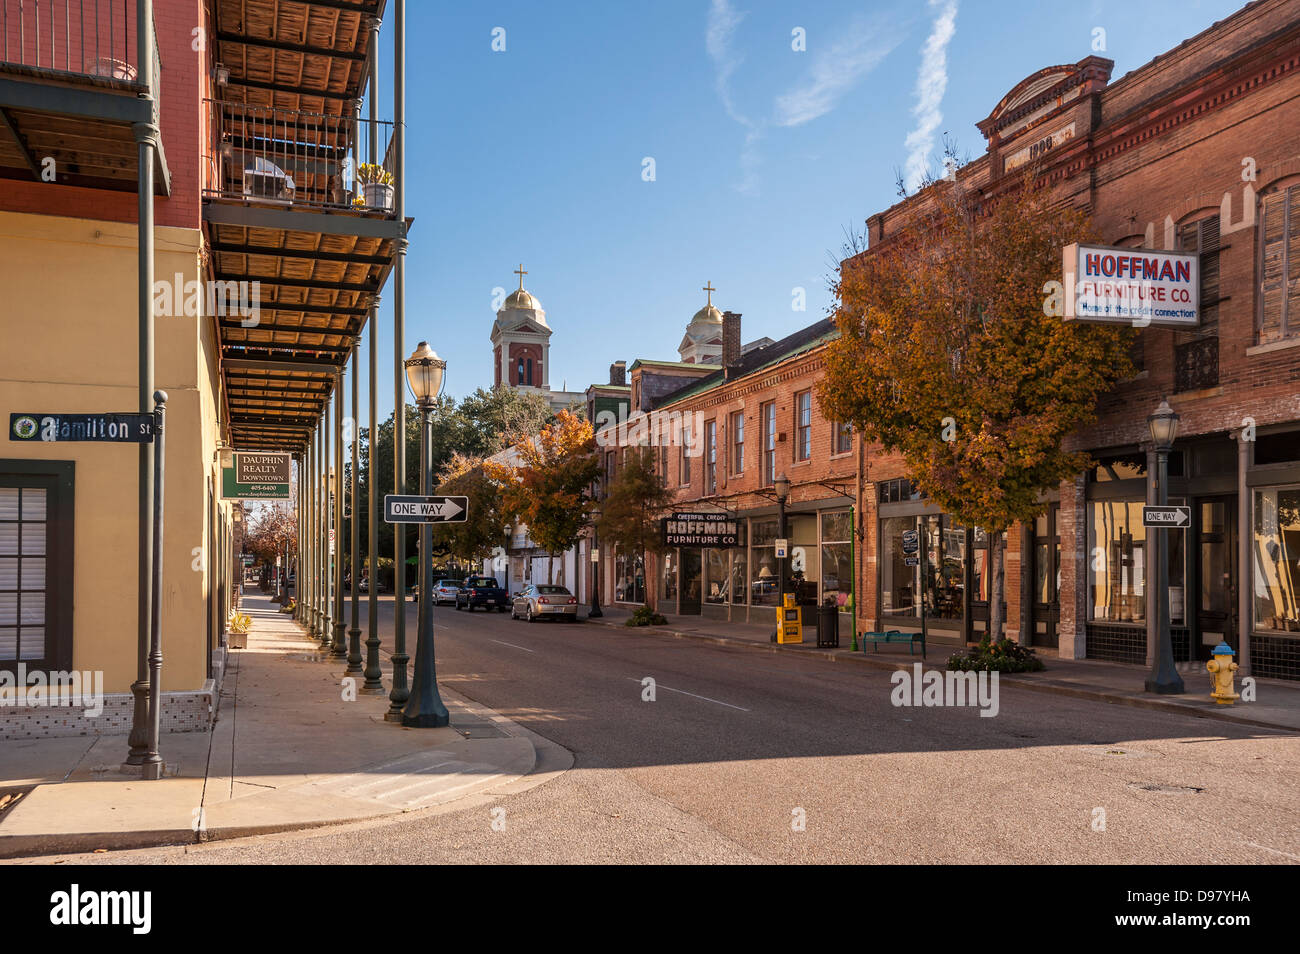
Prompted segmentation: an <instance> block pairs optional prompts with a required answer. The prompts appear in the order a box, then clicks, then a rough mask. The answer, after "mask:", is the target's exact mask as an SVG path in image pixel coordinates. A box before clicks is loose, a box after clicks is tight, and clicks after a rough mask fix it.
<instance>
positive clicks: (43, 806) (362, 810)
mask: <svg viewBox="0 0 1300 954" xmlns="http://www.w3.org/2000/svg"><path fill="white" fill-rule="evenodd" d="M243 609H244V611H245V612H247V613H249V614H250V615H251V616H252V617H253V628H252V632H251V633H250V635H249V640H248V648H247V649H242V650H232V651H231V652H230V654H229V659H228V663H227V671H226V676H225V680H224V683H223V686H222V690H221V700H220V708H219V710H218V714H217V720H216V722H215V724H214V725H213V727H212V729H211V730H210V731H209V732H183V733H182V732H178V733H167V734H165V735H164V736H163V737H162V740H161V743H160V745H159V748H160V750H161V752H162V755H163V758H164V759H166V762H167V768H166V777H164V778H163V779H161V780H159V781H154V782H145V781H142V780H141V779H140V778H139V777H138V776H133V775H124V774H122V773H121V772H120V771H119V766H120V764H121V762H122V760H123V759H124V757H125V756H126V751H127V739H126V736H125V735H114V736H102V737H89V736H86V737H78V738H59V739H22V740H13V741H3V742H0V801H2V800H3V794H4V793H5V792H6V791H8V792H10V793H12V792H14V791H15V790H17V791H20V792H21V791H23V790H25V789H27V788H29V787H30V786H36V787H35V788H33V789H31V790H30V791H28V792H26V794H23V795H22V797H21V798H20V799H19V800H18V801H17V803H16V804H14V803H12V802H11V803H10V804H11V806H12V807H11V809H10V810H9V811H8V812H7V813H6V814H4V815H2V816H0V858H3V857H13V856H16V855H27V854H49V853H56V852H73V851H89V850H94V849H97V848H136V847H146V846H152V845H164V844H183V843H194V842H198V841H208V840H215V839H219V838H236V837H243V836H246V835H253V834H263V833H267V832H275V831H288V830H292V829H300V828H313V827H317V826H320V825H328V824H337V823H342V822H351V821H359V820H363V819H370V818H376V817H380V816H383V815H390V814H392V815H395V814H399V813H402V812H408V811H414V810H417V809H423V808H429V807H431V806H435V805H442V804H445V803H447V802H450V801H453V800H455V799H460V798H463V797H465V796H469V795H472V794H476V793H486V792H488V791H491V790H496V789H498V788H501V787H504V786H506V785H509V784H511V783H513V782H515V781H517V780H518V779H520V778H521V777H522V776H525V775H527V774H529V773H530V772H532V771H533V769H534V766H535V764H536V761H537V758H538V751H537V748H536V747H535V745H534V741H535V740H537V737H536V736H534V735H533V734H532V733H530V732H527V730H525V729H523V728H521V727H520V726H517V725H515V724H514V723H512V722H510V721H508V720H506V719H504V718H502V717H500V716H498V715H496V714H495V713H494V712H491V711H490V710H487V709H484V708H482V707H480V706H478V705H476V704H475V703H472V702H470V701H469V700H466V699H464V698H462V697H460V696H457V695H456V694H455V693H452V692H450V691H449V690H447V689H445V688H441V687H440V692H441V694H442V697H443V701H444V702H445V703H446V705H447V708H448V710H450V713H451V726H449V727H447V728H442V729H407V728H402V727H401V726H400V725H395V724H392V723H386V722H384V721H383V714H384V712H385V711H386V710H387V708H388V695H387V691H385V692H384V693H383V694H379V695H367V694H358V695H357V697H356V700H355V701H350V702H349V701H344V699H343V689H342V680H343V677H344V670H345V669H346V662H344V661H340V660H337V659H330V660H327V659H326V658H325V657H323V656H321V655H320V654H319V653H318V652H317V650H316V643H315V641H314V640H310V639H308V637H307V636H306V635H304V633H303V630H302V627H300V626H299V625H298V624H297V623H295V622H293V620H292V618H291V617H290V616H289V615H288V614H283V613H280V612H278V606H277V605H276V604H274V603H272V602H271V600H270V599H269V598H267V597H264V596H261V595H253V596H249V595H245V596H244V598H243ZM363 648H364V647H363ZM387 664H388V661H387V658H386V657H385V659H384V669H385V671H384V684H385V686H386V687H387V686H390V685H391V683H390V681H389V673H388V665H387ZM362 682H363V680H362V679H361V678H359V677H358V679H357V687H358V688H360V686H361V684H362ZM538 741H540V740H538Z"/></svg>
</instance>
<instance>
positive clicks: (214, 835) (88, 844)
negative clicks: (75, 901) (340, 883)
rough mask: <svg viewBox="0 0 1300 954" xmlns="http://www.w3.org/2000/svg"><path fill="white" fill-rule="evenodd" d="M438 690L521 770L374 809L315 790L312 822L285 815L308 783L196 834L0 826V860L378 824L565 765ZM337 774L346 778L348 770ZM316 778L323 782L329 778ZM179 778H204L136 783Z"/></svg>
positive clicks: (224, 808)
mask: <svg viewBox="0 0 1300 954" xmlns="http://www.w3.org/2000/svg"><path fill="white" fill-rule="evenodd" d="M439 691H440V692H441V693H442V694H443V696H444V698H445V699H447V700H449V701H453V703H454V705H455V706H456V708H457V709H459V710H461V711H462V712H464V713H465V714H468V715H470V716H472V717H475V718H478V719H482V720H485V721H486V722H489V723H492V724H494V725H496V726H497V727H499V729H500V730H501V731H502V733H503V735H505V736H506V738H505V739H501V740H495V739H494V740H491V741H492V742H496V741H502V742H504V741H507V740H518V741H521V742H527V743H528V744H529V747H530V752H529V758H528V760H527V764H526V765H524V764H522V763H521V764H518V765H517V766H515V768H516V769H517V770H514V771H505V772H503V775H502V777H500V778H499V779H497V780H495V781H492V782H491V783H490V784H482V785H474V784H472V783H471V784H468V785H463V786H460V787H458V788H460V789H463V790H452V791H456V792H457V793H456V794H452V795H451V796H450V797H448V798H445V799H440V800H437V801H433V802H430V803H429V804H427V805H420V806H417V807H409V806H393V807H386V806H381V805H379V804H378V803H376V802H368V801H362V800H358V799H356V798H352V797H348V796H346V795H345V794H343V793H338V794H334V793H330V792H324V791H323V792H320V793H318V794H311V795H310V796H309V797H310V800H311V803H312V804H314V805H315V806H316V809H317V810H316V813H315V814H314V815H313V817H310V818H307V817H298V818H294V817H291V816H292V815H293V813H294V812H295V811H301V803H302V797H301V795H300V793H301V792H302V791H303V790H304V789H305V788H307V787H309V786H311V785H312V784H313V783H303V784H300V785H296V786H291V787H288V788H285V789H280V790H276V791H273V792H268V793H267V794H266V795H253V796H248V797H247V798H248V799H249V801H244V800H243V799H239V800H237V801H238V802H240V803H242V804H237V805H236V806H235V811H234V812H233V814H235V815H236V816H239V815H244V816H246V815H247V814H249V809H250V808H253V813H254V814H261V813H263V812H265V813H266V814H267V815H270V816H272V817H274V816H275V815H277V814H279V815H281V817H280V818H279V819H277V820H274V821H267V822H264V823H258V822H250V821H249V820H248V819H247V818H246V817H245V818H239V817H235V818H230V819H229V820H228V821H226V822H225V823H217V824H212V823H210V822H205V824H204V825H203V826H202V827H201V828H200V829H198V830H196V829H194V828H193V827H190V828H183V827H178V826H176V825H174V824H172V825H166V824H164V825H160V826H159V827H157V828H137V829H122V830H116V831H114V830H100V831H77V832H53V833H51V832H35V831H28V832H23V833H19V834H7V833H6V832H5V831H4V829H3V827H0V859H19V858H32V857H41V856H46V855H63V854H79V853H89V852H94V851H96V850H100V849H106V850H113V851H120V850H130V849H142V848H162V847H178V846H186V845H198V844H207V843H211V842H217V841H230V840H234V839H238V838H248V837H253V836H259V835H270V834H280V833H284V832H293V831H312V830H315V829H320V828H326V827H333V826H340V825H350V824H357V823H364V822H378V821H382V820H384V819H392V818H395V817H397V816H400V815H406V814H414V813H420V812H436V811H440V810H441V811H445V810H448V808H449V807H451V806H454V805H455V804H456V803H457V802H460V801H463V800H473V799H475V798H483V797H490V796H493V795H494V794H495V793H497V792H504V793H509V792H511V791H517V790H522V788H527V787H531V785H532V784H533V781H532V780H531V779H530V776H532V775H533V774H534V773H537V772H539V770H540V772H541V774H542V775H543V776H544V777H543V778H542V779H540V780H538V781H537V784H540V783H541V782H542V781H548V780H550V779H551V778H554V777H555V776H557V775H559V774H562V773H563V772H564V771H566V770H567V769H568V768H569V767H571V766H572V757H571V755H570V757H569V759H568V761H567V763H566V762H565V761H564V759H563V757H562V756H563V755H567V754H569V753H568V752H567V750H563V749H560V752H559V753H558V754H557V753H555V752H551V751H549V749H548V748H543V747H539V745H538V740H539V739H540V738H541V737H538V736H536V734H535V733H533V732H531V731H530V730H528V729H525V728H524V727H523V726H520V725H518V724H516V723H514V722H513V721H511V720H510V719H508V718H506V717H505V716H503V715H501V714H500V713H498V712H496V711H495V710H492V709H489V708H488V707H486V706H483V705H482V704H480V703H478V702H477V701H475V700H473V699H470V698H468V697H466V696H464V695H462V694H460V693H458V692H456V691H455V690H451V689H448V688H446V687H444V686H439ZM462 724H467V723H462ZM452 725H453V727H454V726H455V725H456V722H455V721H453V723H452ZM431 731H437V732H442V731H444V730H440V729H439V730H431ZM541 741H543V742H544V743H546V744H547V746H550V745H553V744H551V743H549V740H544V739H542V740H541ZM470 742H471V740H470V739H468V738H466V739H463V740H460V741H459V742H457V741H451V742H448V743H444V745H443V746H442V747H443V748H444V749H445V748H450V747H452V746H457V745H462V744H463V745H468V744H469V743H470ZM554 748H557V749H559V747H558V746H555V747H554ZM543 763H544V764H543ZM370 767H371V766H360V767H358V768H359V770H361V771H365V770H366V769H368V768H370ZM507 767H508V763H507ZM340 774H342V775H343V776H346V775H347V774H348V773H340ZM324 777H325V778H329V777H330V776H324ZM180 781H187V782H189V783H190V785H191V787H201V786H202V785H203V784H204V782H205V779H204V778H203V777H195V778H190V779H186V780H181V779H172V780H164V781H163V782H161V783H158V782H152V783H149V782H145V783H139V784H140V785H141V786H142V788H141V793H142V794H144V795H146V797H148V796H155V795H161V794H162V793H161V792H160V791H159V790H158V789H156V788H153V787H152V786H156V785H159V784H163V785H168V784H175V783H176V782H180ZM73 784H76V783H70V782H58V783H47V784H46V785H37V786H35V787H33V788H32V790H31V791H30V792H28V793H27V794H25V795H24V797H23V799H22V800H20V801H19V803H18V804H16V805H15V806H14V807H13V809H12V812H17V811H19V810H20V809H21V808H22V807H23V802H27V801H28V799H30V797H31V796H32V795H33V794H35V793H36V792H39V791H40V789H42V788H50V789H52V790H53V791H52V792H51V793H50V794H53V795H56V796H57V795H58V794H62V792H66V791H69V790H70V789H71V786H72V785H73ZM81 784H93V785H99V784H104V783H102V782H92V783H81ZM115 784H116V783H115ZM122 784H126V785H131V786H134V785H135V784H136V783H134V782H133V781H128V782H124V783H122ZM167 798H168V800H169V801H170V800H175V795H174V794H173V793H172V792H169V793H168V795H167ZM184 800H185V802H186V804H189V803H190V802H194V801H195V799H193V798H188V799H184ZM252 800H256V801H257V802H258V804H257V805H256V806H254V805H253V803H252ZM231 805H232V803H231V802H219V803H216V804H214V805H213V806H212V808H211V812H212V813H213V814H216V815H217V816H218V817H220V816H221V815H229V814H232V812H231V811H230V806H231ZM160 807H163V806H160ZM42 810H47V809H42ZM164 810H165V807H164ZM208 811H209V809H208V808H206V807H205V809H204V812H205V815H204V817H205V819H209V818H211V816H210V815H208V814H207V813H208ZM12 812H11V813H7V818H6V821H8V820H10V819H11V818H12Z"/></svg>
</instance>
